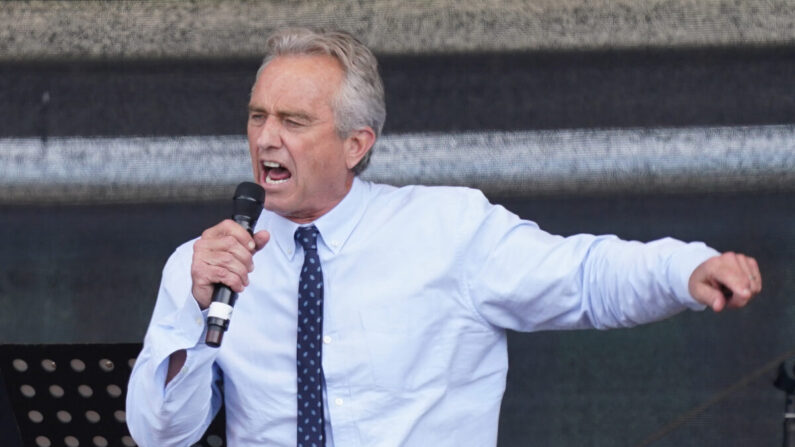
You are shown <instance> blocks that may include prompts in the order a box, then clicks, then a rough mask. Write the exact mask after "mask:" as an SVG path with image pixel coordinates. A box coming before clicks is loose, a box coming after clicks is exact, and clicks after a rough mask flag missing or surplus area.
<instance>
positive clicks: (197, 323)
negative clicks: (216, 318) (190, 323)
mask: <svg viewBox="0 0 795 447" xmlns="http://www.w3.org/2000/svg"><path fill="white" fill-rule="evenodd" d="M203 323H204V320H202V319H201V318H197V319H196V325H198V326H201V325H202V324H203Z"/></svg>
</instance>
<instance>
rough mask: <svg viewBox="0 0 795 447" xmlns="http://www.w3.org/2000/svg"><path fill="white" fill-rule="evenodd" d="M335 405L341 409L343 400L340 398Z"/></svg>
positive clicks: (335, 401)
mask: <svg viewBox="0 0 795 447" xmlns="http://www.w3.org/2000/svg"><path fill="white" fill-rule="evenodd" d="M334 403H335V404H337V406H340V407H341V406H342V404H343V401H342V398H339V397H338V398H336V399H334Z"/></svg>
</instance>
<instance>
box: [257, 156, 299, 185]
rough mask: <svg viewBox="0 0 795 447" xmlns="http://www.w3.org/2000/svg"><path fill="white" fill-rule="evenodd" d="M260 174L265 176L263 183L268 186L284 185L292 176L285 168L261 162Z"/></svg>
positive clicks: (272, 163) (269, 162)
mask: <svg viewBox="0 0 795 447" xmlns="http://www.w3.org/2000/svg"><path fill="white" fill-rule="evenodd" d="M262 172H263V173H264V174H265V175H264V176H265V183H267V184H269V185H278V184H280V183H284V182H286V181H288V180H290V177H292V174H290V171H288V170H287V168H285V167H284V166H282V165H280V164H279V163H276V162H275V161H263V162H262Z"/></svg>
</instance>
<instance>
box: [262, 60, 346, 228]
mask: <svg viewBox="0 0 795 447" xmlns="http://www.w3.org/2000/svg"><path fill="white" fill-rule="evenodd" d="M343 76H344V73H343V71H342V68H341V67H340V65H339V63H338V62H337V60H336V59H334V58H332V57H330V56H304V55H302V56H280V57H277V58H275V59H273V60H272V61H271V62H270V63H269V64H268V65H267V66H266V67H265V69H264V70H263V71H262V73H261V74H260V77H259V79H258V80H257V83H256V84H255V85H254V89H253V91H252V93H251V101H250V103H249V114H248V145H249V151H250V152H251V163H252V166H253V168H254V177H255V178H256V180H257V183H259V184H260V185H262V187H263V188H265V192H266V194H265V208H266V209H269V210H271V211H274V212H276V213H277V214H280V215H282V216H284V217H286V218H288V219H290V220H293V221H295V222H300V223H305V222H311V221H313V220H315V219H317V218H318V217H320V216H322V215H323V214H325V213H326V212H328V211H329V210H331V209H332V208H333V207H334V206H335V205H336V204H337V203H339V202H340V200H342V198H343V197H344V196H345V194H347V192H348V190H349V189H350V187H351V183H352V182H353V177H354V175H353V173H352V171H351V170H350V169H349V168H350V167H352V166H353V165H349V164H350V163H351V162H352V160H351V157H350V150H349V149H350V147H351V145H352V142H351V141H350V140H351V139H350V138H349V139H347V140H345V139H342V138H340V136H339V135H338V134H337V132H336V128H335V119H334V111H333V110H332V107H331V101H332V99H333V98H334V95H335V94H336V92H337V91H338V89H339V88H340V86H341V85H342V80H343ZM356 161H358V160H356Z"/></svg>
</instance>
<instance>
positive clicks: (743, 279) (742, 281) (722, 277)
mask: <svg viewBox="0 0 795 447" xmlns="http://www.w3.org/2000/svg"><path fill="white" fill-rule="evenodd" d="M720 261H721V262H720V263H718V265H716V269H715V270H714V271H713V276H712V280H713V281H715V282H717V283H718V284H723V285H725V286H726V287H727V288H728V289H730V290H731V292H732V294H731V297H730V298H729V299H728V300H727V306H729V307H732V308H739V307H743V306H745V305H746V304H748V300H749V299H750V298H751V296H752V293H751V279H750V277H749V275H748V273H746V272H745V270H744V268H743V267H742V266H741V264H740V260H739V259H738V255H737V254H735V253H724V254H723V255H722V256H721V259H720Z"/></svg>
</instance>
